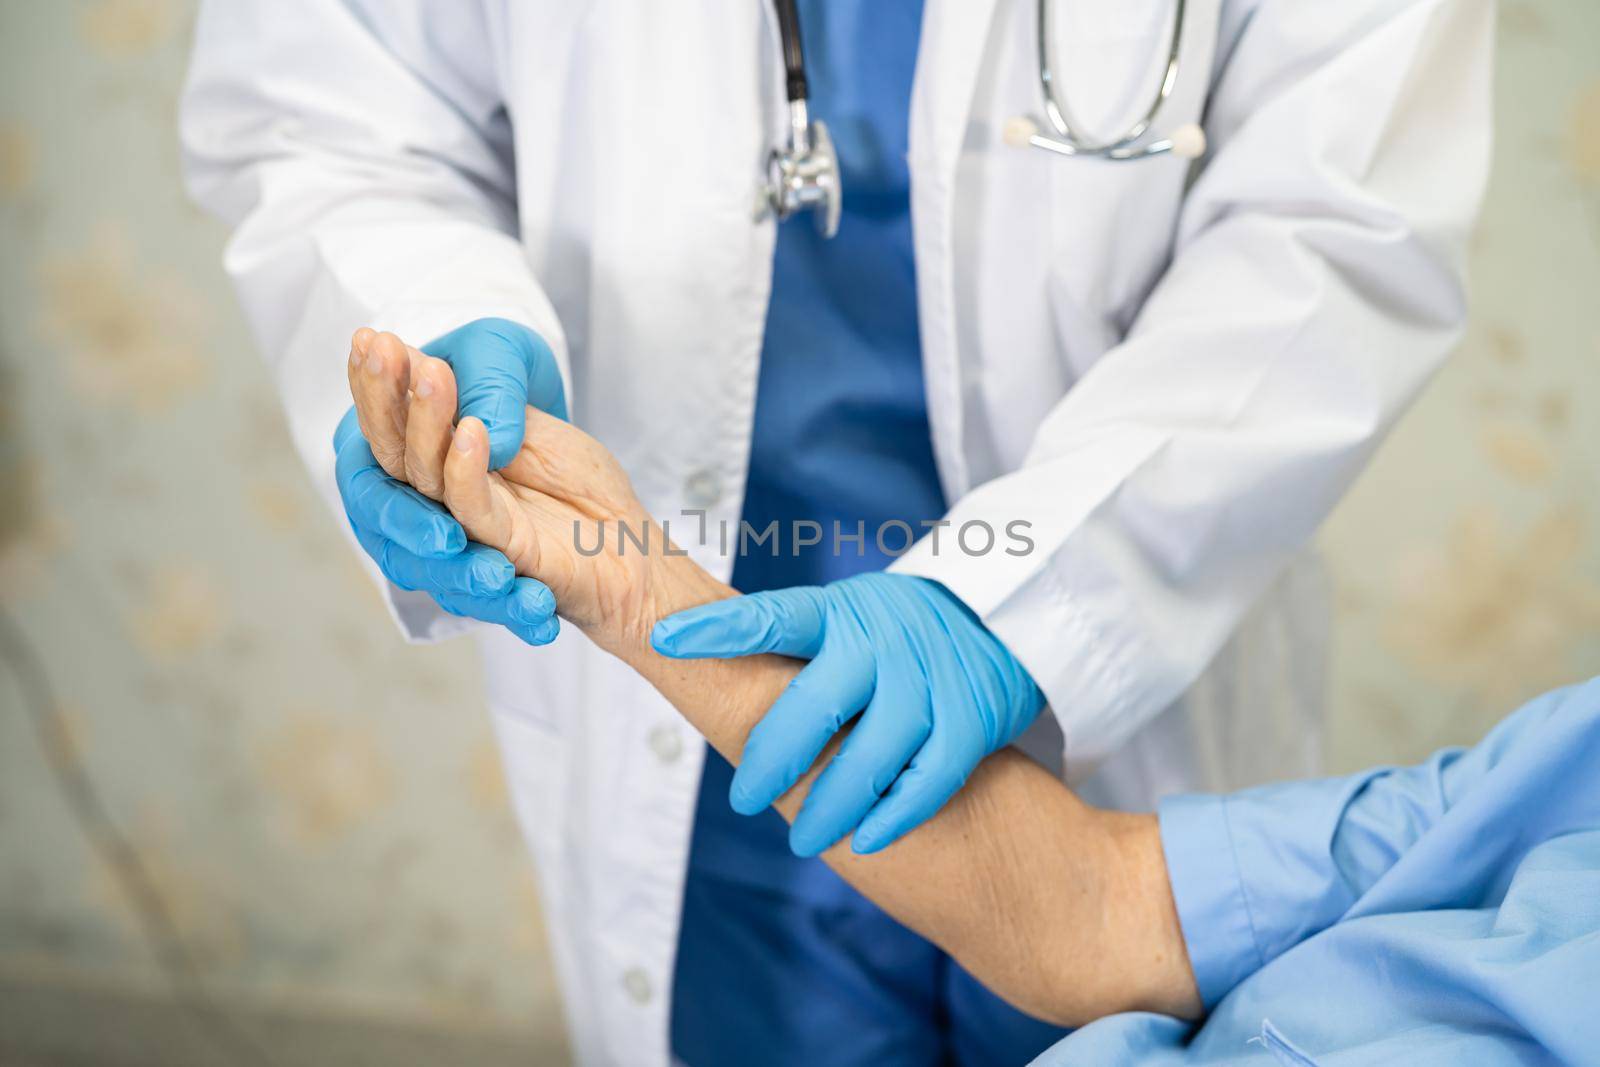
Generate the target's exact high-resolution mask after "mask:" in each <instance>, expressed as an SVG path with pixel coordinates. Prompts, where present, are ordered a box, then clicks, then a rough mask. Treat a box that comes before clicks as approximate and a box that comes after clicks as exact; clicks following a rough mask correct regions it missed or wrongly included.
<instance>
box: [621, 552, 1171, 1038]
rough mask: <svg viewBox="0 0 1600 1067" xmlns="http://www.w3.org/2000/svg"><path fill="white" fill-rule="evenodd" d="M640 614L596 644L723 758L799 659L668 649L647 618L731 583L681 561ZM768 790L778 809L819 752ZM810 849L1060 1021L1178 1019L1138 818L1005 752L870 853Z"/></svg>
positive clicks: (794, 804) (1167, 921)
mask: <svg viewBox="0 0 1600 1067" xmlns="http://www.w3.org/2000/svg"><path fill="white" fill-rule="evenodd" d="M660 562H661V569H660V570H659V571H658V578H657V580H656V581H655V582H654V583H653V587H654V593H653V596H654V601H655V602H654V603H653V604H652V605H651V611H650V617H649V618H646V619H643V620H641V621H640V624H639V625H638V626H637V627H636V628H635V632H632V633H630V634H627V635H625V636H623V637H620V638H619V639H617V640H615V641H613V642H609V644H610V646H611V650H612V651H613V652H615V653H616V654H617V655H619V656H621V657H622V658H623V659H624V660H626V661H627V662H628V663H629V664H630V665H632V666H633V667H634V668H635V669H636V670H638V671H639V672H640V673H641V674H642V675H644V676H645V678H647V679H648V680H649V681H650V682H651V683H652V684H654V685H655V686H656V688H657V689H659V690H660V691H661V692H662V694H663V695H665V696H666V697H667V699H668V700H670V701H671V702H672V703H673V704H674V705H675V706H676V707H677V708H678V710H679V711H680V712H682V714H683V715H684V716H685V718H687V719H688V720H689V722H690V723H691V724H692V725H693V726H694V727H695V728H696V729H697V730H699V731H700V733H702V734H703V735H704V736H705V737H706V739H707V740H708V741H709V742H710V743H711V745H712V746H713V747H715V748H716V749H717V750H718V751H719V752H721V753H722V754H723V755H724V756H725V757H727V758H728V759H729V760H730V761H731V762H734V763H737V762H738V761H739V756H740V753H741V751H742V749H743V747H744V742H745V739H746V737H747V736H748V735H749V732H750V730H751V728H752V727H753V726H754V725H755V724H756V722H757V721H758V720H759V719H760V718H761V716H762V715H763V714H764V713H765V712H766V710H767V708H768V707H770V706H771V704H772V702H773V701H774V700H775V699H776V698H777V696H778V694H779V693H780V692H782V690H783V688H784V686H786V685H787V684H788V683H789V681H790V679H792V678H793V677H794V675H795V674H796V673H797V672H798V671H799V668H800V666H801V665H800V664H799V663H797V662H795V661H793V660H788V659H784V658H781V657H777V656H761V657H752V658H748V659H738V660H674V659H667V658H665V657H662V656H658V655H656V654H655V653H654V652H653V651H651V649H650V648H649V644H648V640H647V635H648V624H649V623H651V622H653V621H654V618H659V617H661V616H662V615H665V614H668V613H670V612H672V611H677V610H681V609H683V608H686V607H691V606H693V605H695V604H701V603H706V602H708V601H711V600H716V599H721V598H723V597H726V596H731V595H733V592H732V590H730V589H728V588H727V587H726V586H724V585H722V584H721V583H719V582H716V581H715V580H714V579H712V578H711V577H710V576H709V575H707V574H706V573H705V572H704V571H703V570H701V569H700V568H699V567H698V566H696V565H694V564H693V563H691V562H690V561H689V560H687V559H683V558H673V559H670V560H665V561H660ZM834 747H836V746H830V747H829V749H828V750H827V751H825V752H824V753H823V755H822V756H821V757H820V758H819V759H818V761H817V763H816V765H815V766H813V768H812V770H811V772H810V773H809V774H807V776H806V777H805V778H803V779H802V780H801V782H800V783H799V784H798V785H796V786H795V788H794V789H793V790H791V791H790V792H789V793H788V794H786V795H785V796H784V797H783V798H782V799H781V800H780V801H779V802H778V805H777V807H778V810H779V811H780V812H782V814H783V815H784V817H785V818H788V819H790V820H792V819H793V818H794V816H795V814H796V813H797V812H798V811H799V809H800V804H801V801H802V800H803V799H804V797H805V795H806V793H807V791H808V790H809V789H810V787H811V783H812V780H813V779H814V778H815V776H816V775H817V773H818V772H819V771H820V769H821V768H822V767H823V766H825V765H826V763H827V760H828V759H829V758H830V757H831V756H832V754H833V751H834ZM823 859H824V860H826V861H827V863H828V864H829V865H830V866H831V867H833V868H834V869H835V870H836V871H837V872H838V873H839V874H840V875H841V876H843V877H844V878H845V879H846V880H847V881H849V882H850V883H851V884H852V885H854V886H855V887H856V888H857V889H859V890H860V891H861V892H862V893H863V894H864V895H866V896H867V897H868V898H869V899H871V900H872V901H874V902H875V903H877V904H878V905H879V906H880V907H882V908H883V909H884V910H886V911H888V912H889V913H890V914H892V915H894V916H895V917H896V918H898V919H899V920H900V921H901V922H903V923H905V924H906V925H907V926H909V927H911V928H912V929H914V930H916V931H918V932H919V933H921V934H922V935H923V936H925V937H927V938H929V939H930V940H931V941H933V942H935V943H936V944H938V945H940V946H941V947H943V948H944V949H945V950H946V951H947V952H949V953H950V954H951V955H952V956H954V957H955V958H956V959H957V960H958V961H959V962H960V963H961V964H962V966H964V967H966V968H967V969H968V970H969V971H971V972H972V973H973V974H974V975H975V976H977V977H978V978H979V979H980V980H981V981H983V982H984V983H985V984H987V985H988V986H989V987H990V988H991V989H993V990H994V991H995V992H996V993H998V994H1000V995H1001V996H1003V997H1005V998H1006V999H1007V1000H1009V1001H1011V1002H1012V1003H1013V1004H1015V1005H1017V1006H1018V1007H1020V1008H1022V1009H1024V1010H1026V1011H1028V1012H1030V1013H1032V1014H1034V1015H1037V1016H1039V1017H1041V1018H1045V1019H1049V1020H1051V1021H1053V1022H1057V1023H1061V1024H1064V1025H1079V1024H1082V1023H1084V1022H1086V1021H1088V1020H1090V1019H1093V1018H1097V1017H1099V1016H1101V1015H1105V1014H1108V1013H1110V1012H1114V1011H1125V1010H1135V1009H1145V1010H1153V1011H1161V1012H1166V1013H1169V1014H1173V1015H1180V1016H1193V1015H1196V1014H1198V1012H1199V998H1198V995H1197V994H1196V991H1195V986H1194V979H1193V976H1192V974H1191V972H1190V968H1189V963H1188V958H1187V955H1186V954H1185V951H1184V947H1183V938H1182V935H1181V933H1180V930H1179V927H1178V920H1177V915H1176V912H1175V910H1174V907H1173V903H1172V898H1171V892H1170V889H1169V887H1168V884H1167V878H1166V866H1165V862H1164V860H1163V857H1162V852H1161V844H1160V837H1159V832H1158V829H1157V826H1156V822H1155V819H1154V817H1153V816H1141V815H1122V814H1117V813H1111V812H1102V811H1099V810H1096V809H1094V808H1090V807H1088V806H1087V805H1085V804H1083V803H1082V802H1081V801H1079V800H1078V799H1077V798H1076V797H1075V796H1073V795H1072V793H1071V792H1070V791H1069V790H1068V789H1067V788H1066V787H1065V786H1064V785H1062V783H1061V782H1060V781H1058V780H1057V779H1056V778H1055V777H1054V776H1053V775H1051V774H1050V773H1049V772H1047V771H1045V770H1044V769H1043V768H1041V767H1039V766H1038V765H1037V764H1035V763H1033V762H1032V761H1030V760H1028V759H1027V758H1026V757H1024V756H1022V755H1020V754H1018V753H1016V752H1014V751H1011V750H1003V751H1001V752H999V753H996V754H995V755H993V756H991V757H990V758H989V759H988V760H986V761H985V762H984V763H983V764H982V765H981V766H980V767H979V768H978V770H977V772H976V773H975V774H974V775H973V776H972V778H971V780H970V781H969V782H968V783H967V785H966V787H965V788H964V789H962V790H961V792H960V793H958V794H957V795H956V797H955V798H954V799H953V800H952V801H951V802H950V803H949V804H948V805H946V807H945V808H944V809H943V810H942V811H941V812H940V813H939V814H938V815H937V816H936V817H935V818H933V819H931V820H929V821H928V822H927V823H925V824H923V825H922V826H921V827H920V828H919V829H917V830H916V831H915V832H913V833H911V834H909V835H907V836H906V837H904V838H902V839H901V840H900V841H899V842H897V843H896V844H894V845H893V846H891V847H890V848H888V849H886V850H884V851H883V852H881V853H878V854H877V855H873V856H858V855H855V854H854V853H852V852H851V851H850V848H849V843H848V840H846V841H844V842H841V843H840V844H838V845H835V846H834V847H833V848H831V849H829V850H828V851H827V852H825V853H824V854H823Z"/></svg>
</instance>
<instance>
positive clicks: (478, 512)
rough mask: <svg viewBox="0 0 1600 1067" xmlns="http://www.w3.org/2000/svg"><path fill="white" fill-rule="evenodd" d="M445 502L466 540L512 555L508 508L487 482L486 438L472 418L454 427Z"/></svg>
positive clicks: (445, 467)
mask: <svg viewBox="0 0 1600 1067" xmlns="http://www.w3.org/2000/svg"><path fill="white" fill-rule="evenodd" d="M444 502H445V506H446V507H448V508H449V509H450V513H451V514H452V515H454V516H455V517H456V521H457V522H459V523H461V525H462V528H463V529H465V530H466V531H467V536H468V537H470V538H472V539H473V540H474V541H478V542H480V543H482V544H485V545H490V546H492V547H494V548H498V549H500V550H501V551H503V552H505V553H506V555H508V556H511V555H512V552H511V550H510V540H511V532H512V526H511V510H510V506H509V504H508V503H507V500H506V497H505V493H504V491H503V490H502V491H499V492H497V491H496V490H495V487H494V485H493V484H491V482H490V480H489V434H488V431H486V430H485V429H484V427H483V423H482V422H480V421H478V420H477V419H476V418H473V417H472V416H468V417H467V418H464V419H462V420H461V424H460V425H459V426H457V427H456V432H455V437H454V439H453V440H452V443H451V445H450V451H449V454H448V455H447V456H446V457H445V461H444ZM512 562H513V563H515V562H516V559H515V557H514V556H513V559H512Z"/></svg>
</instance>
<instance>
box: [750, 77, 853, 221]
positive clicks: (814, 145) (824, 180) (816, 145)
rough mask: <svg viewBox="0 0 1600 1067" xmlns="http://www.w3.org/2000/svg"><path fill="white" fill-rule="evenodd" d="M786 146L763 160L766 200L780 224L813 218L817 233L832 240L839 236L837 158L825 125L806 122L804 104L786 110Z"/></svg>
mask: <svg viewBox="0 0 1600 1067" xmlns="http://www.w3.org/2000/svg"><path fill="white" fill-rule="evenodd" d="M789 110H790V115H791V122H790V126H789V142H788V144H787V145H785V146H783V147H781V148H774V149H773V150H772V152H771V154H770V155H768V156H767V200H768V203H769V205H770V206H771V208H772V213H773V214H774V215H776V216H777V217H778V220H779V221H780V222H781V221H783V220H784V219H787V218H789V217H790V216H791V215H794V214H795V213H797V212H801V211H811V212H814V213H815V215H816V222H817V232H818V233H820V234H822V236H823V237H832V236H833V235H834V234H836V233H838V232H839V211H840V208H841V207H842V205H843V202H844V188H843V185H842V184H841V183H840V181H839V154H838V153H837V152H835V151H834V148H833V138H832V137H830V136H829V135H828V125H827V123H825V122H822V121H820V120H809V119H808V118H807V117H806V115H805V102H804V101H800V102H799V104H798V111H799V112H800V114H799V115H798V117H796V116H795V114H794V113H795V111H796V110H797V105H796V104H794V103H791V104H790V106H789Z"/></svg>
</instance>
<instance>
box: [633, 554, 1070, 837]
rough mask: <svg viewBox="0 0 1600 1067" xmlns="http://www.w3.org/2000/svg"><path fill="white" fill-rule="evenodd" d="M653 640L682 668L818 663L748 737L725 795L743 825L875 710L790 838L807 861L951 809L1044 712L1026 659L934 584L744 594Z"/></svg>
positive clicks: (884, 582)
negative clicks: (740, 662)
mask: <svg viewBox="0 0 1600 1067" xmlns="http://www.w3.org/2000/svg"><path fill="white" fill-rule="evenodd" d="M651 643H652V644H653V645H654V646H655V649H656V651H657V652H660V653H661V654H662V655H664V656H671V657H674V658H677V659H700V658H705V657H726V656H751V655H755V654H757V653H762V652H776V653H779V654H780V655H785V656H794V657H797V658H800V659H809V660H811V662H810V663H809V664H808V665H807V666H806V667H805V669H804V670H802V671H801V672H800V674H799V675H797V676H796V677H795V679H794V681H793V682H792V683H791V684H790V686H789V688H788V689H786V690H785V691H784V693H783V694H782V695H781V696H780V697H779V698H778V699H777V701H776V702H775V703H774V704H773V705H772V708H771V709H770V710H769V711H768V712H767V714H766V716H765V717H764V718H763V719H762V720H761V722H760V723H758V724H757V725H756V727H755V729H754V730H752V731H751V732H750V739H749V741H748V742H747V743H746V745H745V748H744V759H743V762H742V763H741V764H740V765H739V769H738V771H737V772H736V773H735V775H734V779H733V788H732V791H731V793H730V795H729V801H730V802H731V803H732V804H733V807H734V810H736V811H738V812H740V813H741V814H745V815H753V814H755V813H756V812H759V811H762V810H764V809H765V808H766V807H767V806H768V805H770V804H771V803H772V802H773V801H775V800H777V799H778V797H780V796H782V795H783V794H784V793H785V792H787V791H788V790H789V789H790V787H792V786H793V785H794V784H795V783H796V782H797V781H799V780H800V777H801V775H803V774H805V772H806V770H807V769H808V768H809V767H810V766H811V764H812V763H813V762H815V760H816V758H817V756H818V754H819V753H821V751H822V749H823V746H825V745H826V744H827V743H828V740H829V738H831V737H832V736H833V735H834V734H835V733H836V732H837V731H838V730H839V728H840V727H841V726H843V725H844V724H845V723H846V722H848V721H849V720H850V719H852V718H854V717H855V715H856V713H857V712H858V711H862V709H863V708H864V709H865V711H864V712H863V714H862V715H861V721H860V722H858V723H857V724H856V726H855V729H854V730H853V731H851V733H850V735H849V736H848V737H847V738H845V741H844V744H843V745H842V746H841V747H840V749H839V752H838V754H837V755H835V756H834V758H833V759H832V760H831V761H830V762H829V764H828V766H827V767H826V768H825V769H824V770H823V772H822V774H821V775H820V776H818V778H817V781H816V784H815V785H814V786H812V789H811V793H810V795H809V796H808V797H806V801H805V804H804V805H803V806H802V808H801V811H800V814H799V816H798V817H797V818H796V819H795V821H794V825H793V826H792V827H791V828H790V830H789V846H790V848H792V849H793V850H794V852H795V853H796V854H797V855H801V856H814V855H816V854H817V853H819V852H821V851H823V850H824V849H826V848H828V847H829V846H830V845H832V844H833V843H834V842H835V841H838V840H839V839H840V838H842V837H844V836H845V835H846V834H848V833H850V832H851V831H852V830H854V831H855V836H854V838H853V839H852V841H851V847H852V848H853V849H854V850H855V851H856V852H859V853H868V852H876V851H878V850H879V849H882V848H885V847H887V846H888V845H889V844H891V843H892V842H893V841H894V840H895V839H897V838H898V837H900V836H901V835H902V834H904V833H906V832H907V831H909V830H911V829H913V828H915V827H916V826H918V825H920V824H921V823H922V822H923V821H924V820H926V819H927V818H929V817H930V816H932V815H933V814H934V813H935V812H937V811H938V810H939V809H940V808H941V807H943V806H944V803H945V801H947V800H949V799H950V798H951V797H952V796H953V795H955V792H956V790H958V789H960V788H961V785H962V783H963V782H965V781H966V780H967V776H968V775H969V774H971V773H972V771H973V769H974V768H975V767H977V765H978V763H979V762H980V761H981V760H982V759H983V758H984V757H985V756H987V755H988V754H989V753H991V752H993V751H994V750H995V749H997V748H1000V747H1001V746H1003V745H1006V744H1008V743H1010V742H1011V741H1012V740H1014V739H1015V738H1016V737H1017V735H1018V734H1020V733H1022V731H1023V730H1024V729H1026V728H1027V726H1028V724H1029V723H1031V722H1032V721H1033V719H1034V717H1035V716H1037V715H1038V714H1039V710H1040V709H1041V708H1042V707H1043V706H1044V695H1043V694H1042V693H1041V692H1040V691H1039V687H1038V685H1036V684H1035V683H1034V681H1033V678H1032V677H1031V676H1030V675H1029V674H1028V672H1027V671H1026V670H1025V669H1024V668H1023V666H1022V664H1020V663H1018V662H1017V659H1016V657H1015V656H1013V655H1011V653H1010V652H1009V651H1007V649H1006V647H1005V646H1004V645H1002V644H1001V643H1000V641H999V639H997V638H996V637H995V636H994V635H993V634H991V633H990V632H989V631H988V630H987V629H986V628H985V627H984V625H983V623H982V622H980V621H979V620H978V617H977V616H976V615H974V614H973V613H972V612H971V610H970V609H968V608H967V606H966V605H965V604H963V603H962V602H961V601H959V600H957V599H956V598H955V596H954V595H952V594H951V593H950V591H949V590H947V589H946V588H945V587H944V586H942V585H940V584H938V583H937V582H932V581H929V580H927V579H926V578H916V577H911V576H907V575H899V574H867V575H861V576H858V577H855V578H847V579H844V580H843V581H838V582H834V583H832V584H830V585H826V586H820V587H819V586H809V587H803V588H797V589H782V590H778V591H775V592H769V593H754V594H751V595H749V596H742V597H735V598H733V599H731V600H723V601H719V602H717V603H715V604H707V605H704V606H703V607H698V608H691V609H690V610H688V611H682V612H679V613H678V614H676V615H671V616H668V617H667V618H665V619H663V620H661V622H659V623H657V624H656V627H655V630H654V632H653V633H652V634H651ZM886 791H887V792H886ZM880 798H881V799H880Z"/></svg>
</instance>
